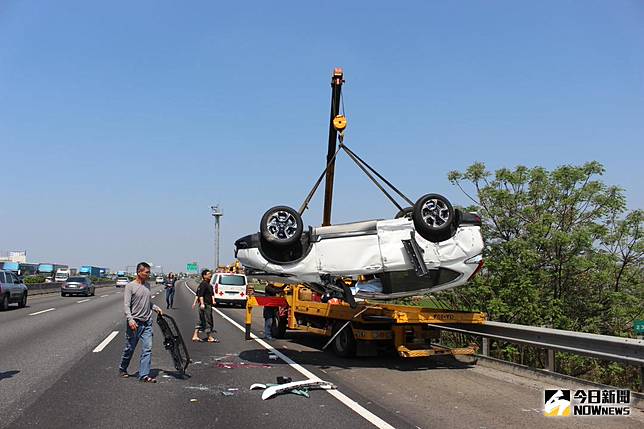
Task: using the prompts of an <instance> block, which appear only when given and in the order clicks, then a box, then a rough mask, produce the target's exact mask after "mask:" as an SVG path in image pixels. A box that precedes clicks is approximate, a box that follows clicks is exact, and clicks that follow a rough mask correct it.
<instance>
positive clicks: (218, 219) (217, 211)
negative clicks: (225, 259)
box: [210, 205, 224, 270]
mask: <svg viewBox="0 0 644 429" xmlns="http://www.w3.org/2000/svg"><path fill="white" fill-rule="evenodd" d="M210 210H212V215H213V216H214V218H215V266H214V267H213V270H217V268H218V267H219V235H220V230H221V217H222V216H223V215H224V212H222V211H221V209H220V208H219V205H216V206H210Z"/></svg>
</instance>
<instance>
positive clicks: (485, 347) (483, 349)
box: [481, 337, 490, 356]
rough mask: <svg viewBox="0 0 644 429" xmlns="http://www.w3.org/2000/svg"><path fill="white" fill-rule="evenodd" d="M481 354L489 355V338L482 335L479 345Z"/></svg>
mask: <svg viewBox="0 0 644 429" xmlns="http://www.w3.org/2000/svg"><path fill="white" fill-rule="evenodd" d="M481 354H483V356H490V339H489V338H486V337H483V344H482V346H481Z"/></svg>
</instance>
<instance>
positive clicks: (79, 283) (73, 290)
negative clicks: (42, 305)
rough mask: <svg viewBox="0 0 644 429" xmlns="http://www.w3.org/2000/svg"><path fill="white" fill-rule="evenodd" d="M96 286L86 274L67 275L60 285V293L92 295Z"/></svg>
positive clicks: (63, 294) (62, 294) (64, 294)
mask: <svg viewBox="0 0 644 429" xmlns="http://www.w3.org/2000/svg"><path fill="white" fill-rule="evenodd" d="M95 292H96V287H95V286H94V284H93V283H92V280H91V279H90V278H89V277H87V276H76V277H69V278H68V279H67V280H66V281H65V283H63V284H62V285H61V286H60V295H61V296H67V295H85V296H94V293H95Z"/></svg>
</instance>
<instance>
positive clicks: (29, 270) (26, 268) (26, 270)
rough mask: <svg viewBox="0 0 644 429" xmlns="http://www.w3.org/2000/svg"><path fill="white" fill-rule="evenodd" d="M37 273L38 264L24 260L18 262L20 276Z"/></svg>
mask: <svg viewBox="0 0 644 429" xmlns="http://www.w3.org/2000/svg"><path fill="white" fill-rule="evenodd" d="M36 273H38V264H28V263H26V262H24V263H22V264H20V275H21V276H33V275H35V274H36Z"/></svg>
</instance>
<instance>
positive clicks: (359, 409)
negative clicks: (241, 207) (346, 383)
mask: <svg viewBox="0 0 644 429" xmlns="http://www.w3.org/2000/svg"><path fill="white" fill-rule="evenodd" d="M183 284H184V285H185V286H186V289H188V290H189V291H190V293H192V294H193V295H196V293H195V292H193V290H192V289H190V288H189V287H188V282H184V283H183ZM213 310H215V311H216V312H217V314H219V315H220V316H221V317H223V318H224V319H225V320H227V321H228V322H230V323H231V324H232V325H233V326H235V327H236V328H237V329H239V330H240V331H242V332H244V333H245V332H246V329H245V328H244V327H243V326H242V325H240V324H239V323H237V322H235V321H234V320H233V319H231V318H230V317H228V316H226V315H225V314H224V313H222V312H221V311H219V310H218V309H217V308H214V307H213ZM250 335H251V338H252V339H253V340H255V341H257V342H258V343H259V344H260V345H261V346H262V347H264V348H265V349H267V350H268V351H270V352H271V353H273V354H275V355H277V357H279V358H280V359H282V360H283V361H284V362H286V363H287V364H288V365H289V366H290V367H291V368H293V369H294V370H296V371H298V372H299V373H300V374H302V375H303V376H305V377H307V378H309V379H312V380H318V381H319V380H320V378H319V377H318V376H317V375H315V374H313V373H312V372H311V371H309V370H308V369H306V368H304V367H303V366H302V365H300V364H299V363H297V362H295V361H294V360H293V359H291V358H290V357H288V356H286V355H285V354H283V353H282V352H280V351H279V350H277V349H276V348H275V347H273V346H271V345H270V344H268V343H267V342H266V341H264V340H262V339H260V338H259V337H258V336H257V335H255V334H253V333H251V334H250ZM326 392H327V393H328V394H329V395H331V396H333V397H334V398H335V399H337V400H338V401H340V402H342V403H343V404H344V405H346V406H347V407H349V408H351V409H352V410H353V411H355V412H356V413H357V414H359V415H360V416H362V417H363V418H365V419H366V420H367V421H369V423H371V424H373V425H374V426H375V427H377V428H380V429H394V427H393V426H392V425H390V424H389V423H387V422H386V421H384V420H383V419H381V418H380V417H378V416H377V415H375V414H374V413H372V412H371V411H369V410H367V409H366V408H364V407H363V406H362V405H360V404H358V403H357V402H356V401H354V400H353V399H351V398H349V397H348V396H347V395H345V394H344V393H342V392H340V391H339V390H337V389H336V390H334V389H331V390H326Z"/></svg>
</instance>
